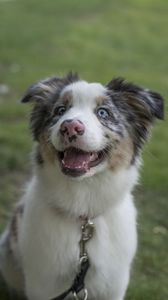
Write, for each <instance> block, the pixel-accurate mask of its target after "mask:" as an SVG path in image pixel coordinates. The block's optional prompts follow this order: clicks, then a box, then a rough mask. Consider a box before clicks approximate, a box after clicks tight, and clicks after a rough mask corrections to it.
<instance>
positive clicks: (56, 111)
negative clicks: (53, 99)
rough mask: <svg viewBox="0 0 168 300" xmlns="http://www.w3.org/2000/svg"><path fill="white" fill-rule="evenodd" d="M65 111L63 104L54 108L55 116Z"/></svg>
mask: <svg viewBox="0 0 168 300" xmlns="http://www.w3.org/2000/svg"><path fill="white" fill-rule="evenodd" d="M65 112H66V107H65V106H64V105H61V106H59V107H57V108H56V109H55V114H56V115H57V116H62V115H63V114H64V113H65Z"/></svg>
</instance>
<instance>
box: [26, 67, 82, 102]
mask: <svg viewBox="0 0 168 300" xmlns="http://www.w3.org/2000/svg"><path fill="white" fill-rule="evenodd" d="M78 80H79V77H78V74H77V73H73V72H69V73H68V74H67V76H65V77H51V78H48V79H45V80H41V81H39V82H37V83H35V84H33V85H32V86H30V87H29V89H28V90H27V92H26V93H25V95H24V96H23V98H22V99H21V102H22V103H27V102H33V103H37V104H38V103H39V104H40V103H45V102H46V100H49V99H50V98H51V97H52V95H58V94H59V93H60V91H61V90H62V89H63V88H64V87H65V86H66V85H68V84H71V83H73V82H76V81H78Z"/></svg>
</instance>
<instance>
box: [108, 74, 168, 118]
mask: <svg viewBox="0 0 168 300" xmlns="http://www.w3.org/2000/svg"><path fill="white" fill-rule="evenodd" d="M106 87H107V89H108V90H109V91H110V93H111V96H113V95H116V96H117V98H118V100H117V101H115V104H116V105H118V107H119V106H120V105H121V106H123V107H122V108H125V109H130V110H131V111H132V112H133V114H134V115H135V116H137V117H138V119H145V120H146V121H149V122H153V121H154V119H156V118H157V119H161V120H163V119H164V100H163V98H162V96H161V95H160V94H159V93H156V92H153V91H150V90H147V89H143V88H142V87H139V86H138V85H135V84H132V83H129V82H126V81H125V80H124V79H122V78H116V79H113V80H112V81H110V82H109V83H108V84H107V86H106ZM114 98H115V96H114ZM120 100H121V101H120Z"/></svg>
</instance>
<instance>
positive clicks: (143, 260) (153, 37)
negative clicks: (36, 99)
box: [0, 0, 168, 300]
mask: <svg viewBox="0 0 168 300" xmlns="http://www.w3.org/2000/svg"><path fill="white" fill-rule="evenodd" d="M167 12H168V2H167V1H166V0H125V1H121V0H118V1H112V0H106V1H104V0H85V1H79V0H71V1H68V0H58V1H54V0H50V1H44V0H41V1H40V0H29V1H26V0H13V1H1V0H0V24H1V26H0V44H1V47H0V84H1V83H2V84H6V85H8V86H9V93H8V94H7V95H3V96H2V95H1V96H0V158H1V159H0V174H1V177H0V230H2V228H3V227H4V225H5V223H6V220H7V218H8V216H9V211H10V208H11V207H12V205H13V203H14V202H15V201H16V200H17V199H18V198H19V196H20V195H21V190H22V187H23V185H24V182H25V180H26V178H27V176H29V175H28V174H29V172H30V165H29V153H30V150H31V143H32V142H31V137H30V135H29V131H28V126H27V121H28V115H29V111H30V109H29V108H28V107H27V106H24V105H21V104H19V99H20V98H21V95H22V94H23V93H24V92H25V89H26V88H27V86H28V85H30V84H31V83H32V82H34V81H37V80H38V79H40V78H44V77H48V76H50V75H53V74H58V75H62V74H65V73H66V72H67V71H69V70H74V71H78V72H79V74H80V75H81V77H83V78H86V79H88V80H93V81H100V82H102V83H106V82H108V81H109V80H110V79H111V78H112V77H114V76H123V77H126V78H127V79H128V80H131V81H134V82H137V83H139V84H141V85H144V86H146V87H149V88H151V89H154V90H158V91H160V92H161V94H162V95H163V96H164V97H165V98H166V97H167V94H168V84H167V83H168V71H167V70H168V68H167V49H168V39H167V28H168V18H167ZM165 106H166V109H167V103H166V105H165ZM166 116H167V111H166V113H165V121H164V122H160V123H159V122H158V124H157V126H156V128H155V130H154V134H153V138H152V139H151V142H150V143H149V145H148V146H146V148H145V151H144V168H143V171H142V172H141V173H142V174H141V175H142V176H141V177H142V180H141V185H140V187H138V189H137V192H136V194H137V201H136V204H137V206H138V208H139V220H138V229H139V250H138V254H137V257H136V260H135V263H134V268H133V273H132V278H131V283H130V286H129V290H128V294H127V298H126V299H127V300H131V299H132V300H143V299H144V300H150V299H151V300H166V299H168V287H167V282H166V280H167V278H168V257H167V249H168V218H167V211H168V201H167V197H168V188H167V181H168V163H167V161H168V160H167V146H168V131H167V125H168V122H167V119H166ZM3 290H4V289H3V288H1V287H0V299H1V300H7V299H8V297H7V296H5V295H6V292H5V291H4V292H3Z"/></svg>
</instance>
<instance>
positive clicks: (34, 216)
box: [6, 82, 138, 300]
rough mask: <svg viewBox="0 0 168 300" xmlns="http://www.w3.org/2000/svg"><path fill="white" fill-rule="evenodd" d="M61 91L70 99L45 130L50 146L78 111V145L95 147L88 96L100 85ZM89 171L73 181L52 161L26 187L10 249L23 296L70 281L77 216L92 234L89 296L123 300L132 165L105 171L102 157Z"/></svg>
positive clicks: (132, 231) (39, 295) (40, 294)
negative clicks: (14, 248) (14, 250)
mask: <svg viewBox="0 0 168 300" xmlns="http://www.w3.org/2000/svg"><path fill="white" fill-rule="evenodd" d="M67 89H70V90H72V91H73V97H74V99H75V100H74V101H75V105H74V107H73V108H72V109H70V110H69V111H68V112H67V113H66V114H65V115H64V116H63V117H62V118H61V120H60V121H59V122H58V123H57V124H56V125H55V126H54V127H53V128H52V130H51V140H52V143H53V145H54V146H55V147H56V148H57V149H63V148H64V147H65V146H64V145H63V144H61V142H60V138H59V135H58V131H59V126H60V124H61V122H62V121H63V120H64V119H67V118H69V117H71V118H72V117H74V116H75V117H76V116H78V118H80V120H82V122H83V123H84V124H85V126H86V134H85V136H84V137H82V138H81V140H80V141H79V143H80V146H81V145H82V147H84V148H85V150H89V151H92V150H95V151H96V150H97V149H98V150H100V149H102V148H103V147H104V143H105V141H104V137H103V129H102V127H103V126H102V125H100V123H99V121H98V120H97V118H96V116H95V115H94V114H93V113H92V114H91V109H92V108H93V99H94V98H95V97H96V96H98V95H103V93H104V88H103V87H102V86H101V85H99V84H92V85H89V84H88V83H86V82H80V83H78V84H72V85H71V86H69V87H68V88H67ZM65 91H66V89H65V90H64V92H65ZM81 91H82V93H81ZM86 102H87V104H86ZM89 172H90V173H89V176H82V178H81V179H80V180H76V179H73V178H70V177H68V176H66V175H64V174H62V172H61V170H60V167H59V165H58V162H57V161H55V162H54V164H52V163H50V162H45V164H44V166H43V168H37V169H36V171H35V176H34V177H33V179H32V181H31V182H30V183H29V185H28V188H27V190H26V192H25V195H24V197H23V201H24V203H25V210H24V215H23V219H22V224H21V225H20V230H19V237H18V252H19V256H20V257H21V265H22V269H23V272H24V277H25V290H26V295H27V297H28V299H29V300H49V299H51V298H53V297H55V296H58V295H59V294H60V293H62V292H64V291H65V290H66V289H67V288H69V287H70V285H71V284H72V281H73V279H74V278H75V274H76V271H77V267H78V259H79V241H80V238H81V233H80V227H81V222H80V218H79V216H81V215H87V216H89V217H90V218H92V220H93V222H94V224H95V234H94V237H93V238H92V239H91V240H90V241H89V242H88V244H87V251H88V255H89V259H90V263H91V267H90V269H89V271H88V274H87V277H86V287H87V289H88V292H89V299H94V300H123V299H124V295H125V291H126V288H127V285H128V281H129V273H130V266H131V262H132V259H133V257H134V254H135V251H136V245H137V237H136V210H135V208H134V204H133V198H132V195H131V191H132V189H133V186H134V185H135V183H136V182H137V177H138V170H137V166H136V165H132V166H129V167H127V168H120V169H118V170H116V171H112V170H109V169H108V164H107V162H104V163H103V164H101V165H100V166H98V167H95V168H93V170H91V171H89ZM6 279H7V278H6ZM7 280H8V279H7Z"/></svg>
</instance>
